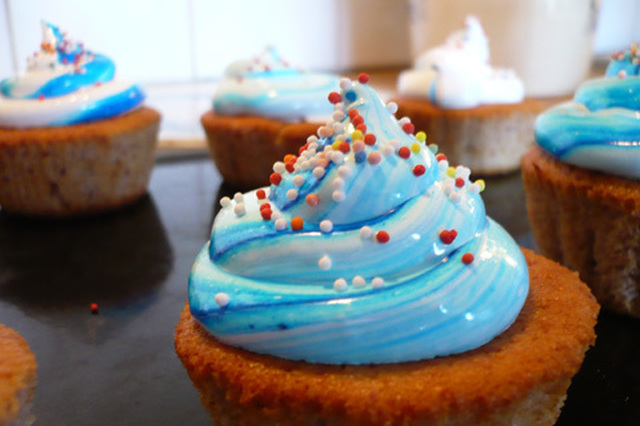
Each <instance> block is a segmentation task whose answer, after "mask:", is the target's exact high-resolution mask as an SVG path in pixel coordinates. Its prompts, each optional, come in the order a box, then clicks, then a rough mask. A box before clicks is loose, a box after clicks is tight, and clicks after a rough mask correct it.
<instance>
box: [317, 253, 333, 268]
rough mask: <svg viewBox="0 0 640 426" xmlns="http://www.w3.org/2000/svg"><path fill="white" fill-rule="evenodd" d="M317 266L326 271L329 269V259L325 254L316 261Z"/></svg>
mask: <svg viewBox="0 0 640 426" xmlns="http://www.w3.org/2000/svg"><path fill="white" fill-rule="evenodd" d="M318 266H319V267H320V269H322V270H324V271H326V270H327V269H330V268H331V259H330V258H329V256H327V255H326V254H325V255H324V256H322V257H321V258H320V260H318Z"/></svg>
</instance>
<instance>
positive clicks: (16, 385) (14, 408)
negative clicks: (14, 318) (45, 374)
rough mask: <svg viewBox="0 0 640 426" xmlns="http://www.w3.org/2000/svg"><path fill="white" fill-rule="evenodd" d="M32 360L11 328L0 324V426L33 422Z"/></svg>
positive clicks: (24, 342) (34, 363) (34, 361)
mask: <svg viewBox="0 0 640 426" xmlns="http://www.w3.org/2000/svg"><path fill="white" fill-rule="evenodd" d="M36 368H37V366H36V360H35V357H34V356H33V353H32V352H31V350H30V349H29V345H28V344H27V342H26V341H25V340H24V339H23V338H22V336H20V335H19V334H18V333H17V332H16V331H15V330H12V329H10V328H8V327H5V326H4V325H2V324H0V425H7V426H8V425H30V424H32V423H33V420H34V419H33V415H32V414H31V401H32V399H33V392H34V389H35V386H36Z"/></svg>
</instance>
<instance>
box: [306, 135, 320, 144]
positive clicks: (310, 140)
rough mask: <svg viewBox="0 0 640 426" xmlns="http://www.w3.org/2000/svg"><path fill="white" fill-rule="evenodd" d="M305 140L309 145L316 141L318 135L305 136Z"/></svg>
mask: <svg viewBox="0 0 640 426" xmlns="http://www.w3.org/2000/svg"><path fill="white" fill-rule="evenodd" d="M307 142H308V143H309V144H310V145H311V144H313V143H317V142H318V137H317V136H316V135H311V136H309V137H308V138H307Z"/></svg>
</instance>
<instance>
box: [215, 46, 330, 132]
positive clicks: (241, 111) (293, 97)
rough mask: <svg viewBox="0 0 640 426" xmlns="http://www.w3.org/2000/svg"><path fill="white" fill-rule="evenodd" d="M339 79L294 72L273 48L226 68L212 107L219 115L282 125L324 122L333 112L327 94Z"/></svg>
mask: <svg viewBox="0 0 640 426" xmlns="http://www.w3.org/2000/svg"><path fill="white" fill-rule="evenodd" d="M338 81H339V79H338V77H337V76H335V75H332V74H325V73H317V72H308V71H303V70H300V69H296V68H293V67H292V66H291V65H290V64H289V63H288V62H287V61H285V60H283V59H282V58H281V56H280V55H279V54H278V52H277V51H276V49H275V48H274V47H267V48H266V49H265V51H264V52H263V53H262V54H261V55H259V56H257V57H255V58H253V59H245V60H239V61H236V62H234V63H232V64H231V65H229V66H228V67H227V69H226V71H225V76H224V79H223V80H222V81H221V82H220V84H219V85H218V88H217V90H216V94H215V97H214V100H213V107H214V110H215V112H216V113H217V114H221V115H257V116H260V117H267V118H276V119H280V120H283V121H289V122H292V121H301V120H319V119H321V121H324V120H326V119H327V118H328V117H330V116H331V113H332V112H333V108H331V105H330V104H328V103H327V102H326V96H327V93H329V92H330V91H332V90H336V89H337V88H338Z"/></svg>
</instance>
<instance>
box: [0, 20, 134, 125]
mask: <svg viewBox="0 0 640 426" xmlns="http://www.w3.org/2000/svg"><path fill="white" fill-rule="evenodd" d="M42 32H43V36H42V43H41V44H40V50H39V51H36V52H35V53H34V54H33V56H31V57H29V58H28V59H27V71H26V73H24V74H23V75H19V76H16V77H13V78H8V79H5V80H2V82H0V126H2V127H16V128H28V127H50V126H66V125H70V124H76V123H85V122H90V121H94V120H100V119H104V118H109V117H113V116H117V115H120V114H124V113H126V112H129V111H131V110H133V109H135V108H137V107H138V106H140V105H141V104H142V102H143V101H144V99H145V94H144V92H143V91H142V89H140V87H138V86H137V85H135V84H131V83H128V82H123V81H118V80H114V75H115V69H116V67H115V64H114V63H113V61H112V60H111V59H109V58H108V57H106V56H104V55H100V54H97V53H93V52H91V51H89V50H86V49H85V47H84V45H83V44H82V43H80V42H76V41H74V40H72V39H71V38H69V37H68V35H67V34H66V33H64V32H61V31H60V29H59V28H58V27H56V26H54V25H51V24H50V23H47V22H43V23H42Z"/></svg>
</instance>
